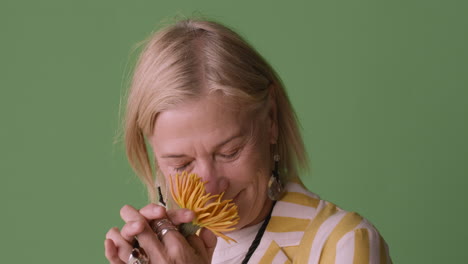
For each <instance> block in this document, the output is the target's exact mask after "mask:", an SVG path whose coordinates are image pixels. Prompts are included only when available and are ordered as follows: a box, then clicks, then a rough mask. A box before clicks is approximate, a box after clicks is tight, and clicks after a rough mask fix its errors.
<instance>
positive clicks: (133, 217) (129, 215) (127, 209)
mask: <svg viewBox="0 0 468 264" xmlns="http://www.w3.org/2000/svg"><path fill="white" fill-rule="evenodd" d="M120 217H122V219H123V220H124V221H125V222H129V221H146V219H145V217H143V216H142V215H141V214H140V213H139V212H138V210H137V209H135V208H133V207H132V206H131V205H124V206H123V207H122V208H121V209H120Z"/></svg>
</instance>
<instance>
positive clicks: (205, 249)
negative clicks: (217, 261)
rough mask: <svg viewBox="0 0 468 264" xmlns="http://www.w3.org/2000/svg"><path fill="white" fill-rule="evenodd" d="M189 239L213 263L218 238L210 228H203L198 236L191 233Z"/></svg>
mask: <svg viewBox="0 0 468 264" xmlns="http://www.w3.org/2000/svg"><path fill="white" fill-rule="evenodd" d="M187 241H188V243H189V244H190V245H191V246H192V248H193V249H195V251H196V252H197V253H198V254H199V255H200V256H201V257H202V258H204V259H205V260H206V261H207V262H208V263H211V258H212V257H213V252H214V249H215V247H216V242H217V238H216V236H215V235H214V234H213V233H212V232H211V231H210V230H208V229H205V228H202V229H201V230H200V233H199V235H198V236H197V235H190V236H188V237H187Z"/></svg>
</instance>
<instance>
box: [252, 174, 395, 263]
mask: <svg viewBox="0 0 468 264" xmlns="http://www.w3.org/2000/svg"><path fill="white" fill-rule="evenodd" d="M249 263H262V264H264V263H265V264H266V263H275V264H276V263H281V264H283V263H286V264H287V263H301V264H302V263H313V264H329V263H330V264H333V263H339V264H345V263H350V264H367V263H372V264H377V263H382V264H390V263H392V261H391V259H390V256H389V252H388V246H387V244H386V243H385V241H384V240H383V238H382V237H381V236H380V234H379V232H378V231H377V230H376V229H375V227H374V226H373V225H372V224H370V223H369V222H368V221H367V220H366V219H364V218H362V217H361V216H360V215H358V214H357V213H354V212H347V211H344V210H342V209H340V208H338V207H337V206H336V205H334V204H332V203H329V202H327V201H324V200H320V198H319V197H318V196H317V195H316V194H313V193H311V192H309V191H308V190H306V189H305V188H304V187H303V186H302V184H301V183H289V184H288V185H287V186H286V194H285V195H284V197H283V198H282V199H281V200H280V201H278V202H277V203H276V205H275V208H274V209H273V212H272V216H271V220H270V222H269V223H268V226H267V228H266V231H265V234H264V235H263V238H262V240H261V242H260V244H259V246H258V248H257V250H256V251H255V253H254V254H253V255H252V258H251V259H250V261H249Z"/></svg>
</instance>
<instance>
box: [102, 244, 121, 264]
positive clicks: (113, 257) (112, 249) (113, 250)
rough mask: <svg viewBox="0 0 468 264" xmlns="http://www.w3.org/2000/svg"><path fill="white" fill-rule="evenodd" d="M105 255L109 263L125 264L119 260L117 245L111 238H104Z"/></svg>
mask: <svg viewBox="0 0 468 264" xmlns="http://www.w3.org/2000/svg"><path fill="white" fill-rule="evenodd" d="M104 248H105V255H106V258H107V260H109V263H110V264H125V263H124V262H123V261H122V260H120V258H119V255H118V249H117V246H115V244H114V242H113V241H112V239H106V240H105V241H104Z"/></svg>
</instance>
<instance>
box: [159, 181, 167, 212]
mask: <svg viewBox="0 0 468 264" xmlns="http://www.w3.org/2000/svg"><path fill="white" fill-rule="evenodd" d="M158 194H159V205H162V206H164V207H166V202H165V201H164V196H163V195H162V192H161V186H159V185H158Z"/></svg>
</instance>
